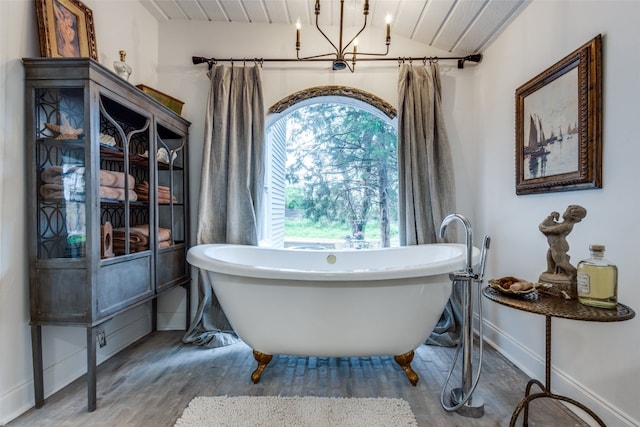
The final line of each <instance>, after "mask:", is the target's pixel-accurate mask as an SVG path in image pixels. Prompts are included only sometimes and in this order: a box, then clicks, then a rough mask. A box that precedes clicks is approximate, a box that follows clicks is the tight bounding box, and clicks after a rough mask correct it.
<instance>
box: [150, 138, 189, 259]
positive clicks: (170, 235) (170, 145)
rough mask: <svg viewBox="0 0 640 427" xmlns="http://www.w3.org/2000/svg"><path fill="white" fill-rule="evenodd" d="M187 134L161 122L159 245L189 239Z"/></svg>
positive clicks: (159, 151) (158, 157) (163, 246)
mask: <svg viewBox="0 0 640 427" xmlns="http://www.w3.org/2000/svg"><path fill="white" fill-rule="evenodd" d="M185 139H186V138H185V137H184V136H181V135H177V134H175V133H174V132H171V131H169V130H168V129H166V128H164V127H163V126H158V138H157V141H156V145H157V166H158V189H157V190H158V248H159V249H162V248H166V247H169V246H172V245H175V244H179V243H184V242H185V234H186V222H185V221H186V218H185V191H186V190H185V176H184V173H185V171H184V159H185V150H184V149H185Z"/></svg>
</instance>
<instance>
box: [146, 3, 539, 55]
mask: <svg viewBox="0 0 640 427" xmlns="http://www.w3.org/2000/svg"><path fill="white" fill-rule="evenodd" d="M140 1H141V2H142V4H144V6H145V8H147V9H148V10H149V11H150V12H151V13H152V14H153V15H154V16H155V17H156V19H158V21H159V22H160V23H162V22H163V21H211V22H239V23H262V24H264V23H270V24H290V25H292V26H293V25H295V23H296V21H297V20H298V19H300V22H301V23H302V25H304V26H309V25H315V14H314V7H315V1H314V0H140ZM530 1H531V0H369V17H368V22H369V25H371V27H380V28H384V25H385V17H386V16H387V15H390V16H391V18H392V23H391V32H392V35H399V36H402V37H405V38H407V39H411V40H414V41H416V42H420V43H424V44H425V45H427V46H432V47H434V48H438V49H441V50H445V51H447V52H451V53H452V54H454V55H468V54H472V53H482V52H483V50H484V49H485V48H486V47H487V46H488V45H489V44H490V43H491V42H492V41H493V39H494V38H495V37H496V36H497V35H499V34H500V32H501V31H502V30H503V29H504V28H505V27H506V26H507V25H508V24H509V23H510V22H511V20H512V19H513V18H514V17H515V16H516V15H517V14H518V13H520V12H521V11H522V9H524V8H525V7H526V5H527V4H529V3H530ZM363 4H364V0H344V11H345V12H344V27H345V28H349V27H354V28H355V27H360V26H362V10H363ZM320 5H321V13H320V25H321V26H333V25H335V26H338V25H339V24H340V0H321V1H320Z"/></svg>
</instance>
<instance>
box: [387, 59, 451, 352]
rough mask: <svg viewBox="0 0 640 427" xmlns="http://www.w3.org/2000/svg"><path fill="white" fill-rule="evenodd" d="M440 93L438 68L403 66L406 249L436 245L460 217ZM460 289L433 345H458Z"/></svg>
mask: <svg viewBox="0 0 640 427" xmlns="http://www.w3.org/2000/svg"><path fill="white" fill-rule="evenodd" d="M441 90H442V88H441V83H440V68H439V66H438V64H437V63H431V64H428V65H425V66H415V67H414V66H413V65H409V64H402V65H401V66H400V72H399V77H398V179H399V188H398V192H399V232H400V244H401V245H402V246H405V245H420V244H426V243H436V242H437V239H438V234H439V231H440V224H441V222H442V220H443V219H444V218H445V217H446V216H447V215H449V214H450V213H453V212H454V211H455V182H454V175H453V160H452V157H451V149H450V147H449V139H448V137H447V131H446V128H445V124H444V117H443V113H442V94H441ZM452 235H453V233H452ZM460 286H461V284H460V283H454V284H453V292H452V295H451V298H450V299H449V302H448V304H447V306H446V307H445V310H444V313H443V314H442V316H441V318H440V321H439V322H438V324H437V325H436V327H435V330H434V331H433V333H432V334H431V336H430V337H429V338H428V339H427V343H428V344H437V345H445V346H452V345H455V343H456V341H457V339H458V337H459V325H460V324H461V320H462V318H461V309H460V302H461V301H460V291H461V289H460Z"/></svg>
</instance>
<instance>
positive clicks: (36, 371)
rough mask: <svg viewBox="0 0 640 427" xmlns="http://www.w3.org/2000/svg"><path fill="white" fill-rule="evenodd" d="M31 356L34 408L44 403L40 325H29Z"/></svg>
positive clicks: (40, 406)
mask: <svg viewBox="0 0 640 427" xmlns="http://www.w3.org/2000/svg"><path fill="white" fill-rule="evenodd" d="M31 357H32V358H33V391H34V395H35V400H36V408H42V405H44V378H43V373H42V369H43V367H42V326H40V325H31Z"/></svg>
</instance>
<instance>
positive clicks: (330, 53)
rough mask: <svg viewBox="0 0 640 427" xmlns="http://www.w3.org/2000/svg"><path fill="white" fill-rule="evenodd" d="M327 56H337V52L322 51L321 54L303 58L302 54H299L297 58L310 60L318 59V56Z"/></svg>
mask: <svg viewBox="0 0 640 427" xmlns="http://www.w3.org/2000/svg"><path fill="white" fill-rule="evenodd" d="M327 56H333V57H335V56H336V54H335V52H329V53H322V54H320V55H312V56H303V57H302V58H301V57H300V56H298V57H297V58H296V59H297V60H298V61H308V60H310V59H316V58H325V57H327Z"/></svg>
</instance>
